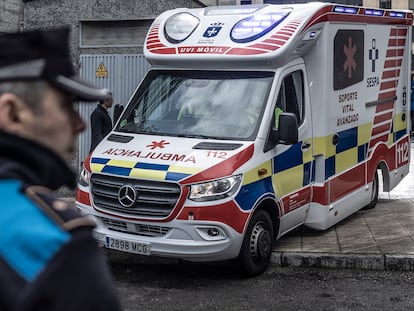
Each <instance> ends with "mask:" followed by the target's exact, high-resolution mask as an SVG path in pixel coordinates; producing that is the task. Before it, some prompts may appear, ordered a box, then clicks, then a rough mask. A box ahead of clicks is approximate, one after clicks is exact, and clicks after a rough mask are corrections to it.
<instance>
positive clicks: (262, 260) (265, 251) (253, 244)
mask: <svg viewBox="0 0 414 311" xmlns="http://www.w3.org/2000/svg"><path fill="white" fill-rule="evenodd" d="M273 232H274V230H273V224H272V220H271V218H270V216H269V213H267V212H266V211H264V210H259V211H257V212H256V213H255V214H254V215H253V217H252V219H251V220H250V223H249V226H248V228H247V230H246V234H245V236H244V239H243V244H242V247H241V250H240V253H239V256H238V258H237V261H238V264H239V267H240V269H241V272H242V273H243V274H244V275H246V276H248V277H251V276H256V275H259V274H261V273H263V272H264V271H265V270H266V268H267V266H268V265H269V262H270V256H271V255H272V249H273V241H274V235H273Z"/></svg>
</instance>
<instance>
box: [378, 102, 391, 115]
mask: <svg viewBox="0 0 414 311" xmlns="http://www.w3.org/2000/svg"><path fill="white" fill-rule="evenodd" d="M391 109H394V102H393V101H390V102H386V103H381V104H379V105H377V111H376V113H378V112H382V111H385V110H391Z"/></svg>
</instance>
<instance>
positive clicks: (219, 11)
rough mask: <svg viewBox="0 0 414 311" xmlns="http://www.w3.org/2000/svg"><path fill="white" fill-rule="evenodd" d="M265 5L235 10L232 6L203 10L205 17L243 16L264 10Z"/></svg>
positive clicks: (244, 6)
mask: <svg viewBox="0 0 414 311" xmlns="http://www.w3.org/2000/svg"><path fill="white" fill-rule="evenodd" d="M265 6H267V5H263V4H262V5H243V6H241V7H237V8H235V7H234V6H225V5H224V6H221V7H218V6H217V7H216V6H214V7H207V8H206V10H205V13H204V14H205V15H206V16H215V15H245V14H252V13H254V12H256V11H257V10H260V9H262V8H264V7H265Z"/></svg>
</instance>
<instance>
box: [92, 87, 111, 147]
mask: <svg viewBox="0 0 414 311" xmlns="http://www.w3.org/2000/svg"><path fill="white" fill-rule="evenodd" d="M112 103H113V99H112V94H111V97H110V98H108V99H105V100H101V101H100V102H99V104H98V106H97V107H96V108H95V110H94V111H93V112H92V114H91V148H90V151H92V150H94V149H95V148H96V146H97V145H98V144H99V143H100V142H101V140H102V139H104V137H105V136H106V135H108V134H109V132H110V131H111V130H112V120H111V117H110V116H109V113H108V110H109V108H111V107H112Z"/></svg>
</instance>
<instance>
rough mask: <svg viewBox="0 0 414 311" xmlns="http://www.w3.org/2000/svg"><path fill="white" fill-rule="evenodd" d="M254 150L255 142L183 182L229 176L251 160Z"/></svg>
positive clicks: (182, 182)
mask: <svg viewBox="0 0 414 311" xmlns="http://www.w3.org/2000/svg"><path fill="white" fill-rule="evenodd" d="M253 152H254V144H251V145H250V146H248V147H247V148H246V149H244V150H242V151H240V152H239V153H237V154H235V155H233V156H232V157H230V158H228V159H227V160H224V161H223V162H220V163H218V164H216V165H214V166H212V167H210V168H208V169H206V170H205V171H202V172H200V173H198V174H195V175H193V176H189V177H188V178H186V179H184V180H182V181H181V182H180V183H181V184H191V183H195V182H201V181H205V180H210V179H216V178H220V177H225V176H229V175H231V174H233V173H234V171H235V170H237V169H238V168H239V167H240V166H241V165H243V164H244V163H246V162H247V161H249V160H250V159H251V158H252V156H253Z"/></svg>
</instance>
